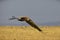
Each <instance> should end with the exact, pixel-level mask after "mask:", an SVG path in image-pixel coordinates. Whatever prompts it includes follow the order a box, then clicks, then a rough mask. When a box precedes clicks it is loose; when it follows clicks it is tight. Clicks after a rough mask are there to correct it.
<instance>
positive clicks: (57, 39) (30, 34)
mask: <svg viewBox="0 0 60 40" xmlns="http://www.w3.org/2000/svg"><path fill="white" fill-rule="evenodd" d="M40 28H41V29H42V30H43V32H39V31H38V30H36V29H34V28H32V27H30V26H29V27H28V26H0V40H60V26H41V27H40Z"/></svg>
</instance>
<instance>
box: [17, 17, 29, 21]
mask: <svg viewBox="0 0 60 40" xmlns="http://www.w3.org/2000/svg"><path fill="white" fill-rule="evenodd" d="M18 21H29V17H20V18H19V19H18Z"/></svg>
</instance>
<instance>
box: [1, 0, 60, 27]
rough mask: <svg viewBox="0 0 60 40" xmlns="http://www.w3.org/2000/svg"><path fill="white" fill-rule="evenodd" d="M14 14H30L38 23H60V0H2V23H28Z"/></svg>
mask: <svg viewBox="0 0 60 40" xmlns="http://www.w3.org/2000/svg"><path fill="white" fill-rule="evenodd" d="M12 16H16V17H20V16H29V17H30V18H31V19H32V20H33V21H34V22H35V23H36V24H37V25H60V0H0V25H21V26H22V25H28V24H27V23H25V22H19V21H17V20H12V21H11V20H8V19H9V18H11V17H12Z"/></svg>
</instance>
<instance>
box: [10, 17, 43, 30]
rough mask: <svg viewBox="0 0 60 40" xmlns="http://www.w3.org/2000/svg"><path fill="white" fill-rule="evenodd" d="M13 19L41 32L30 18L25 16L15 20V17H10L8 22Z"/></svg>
mask: <svg viewBox="0 0 60 40" xmlns="http://www.w3.org/2000/svg"><path fill="white" fill-rule="evenodd" d="M13 19H17V20H18V21H25V22H26V23H28V24H29V25H30V26H32V27H33V28H35V29H37V30H38V31H42V30H41V29H40V28H39V27H38V26H37V25H36V24H35V23H34V22H33V21H32V19H31V18H29V17H27V16H22V17H20V18H16V17H15V16H12V18H10V19H9V20H13Z"/></svg>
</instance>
